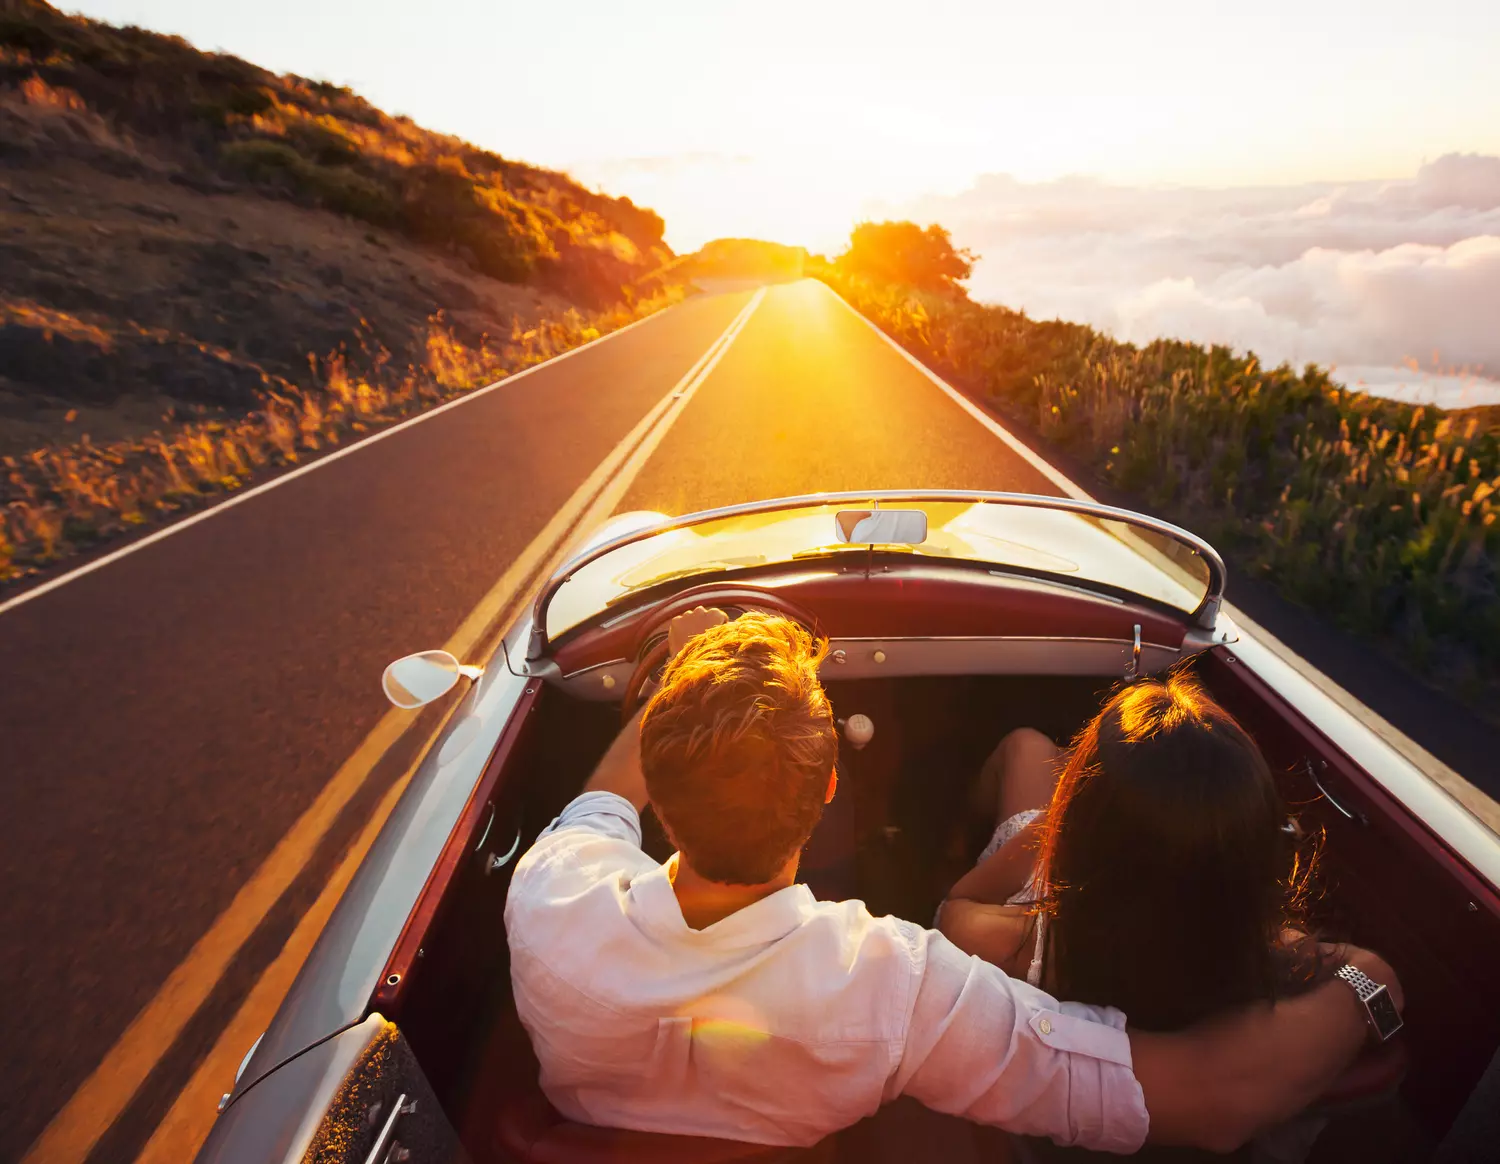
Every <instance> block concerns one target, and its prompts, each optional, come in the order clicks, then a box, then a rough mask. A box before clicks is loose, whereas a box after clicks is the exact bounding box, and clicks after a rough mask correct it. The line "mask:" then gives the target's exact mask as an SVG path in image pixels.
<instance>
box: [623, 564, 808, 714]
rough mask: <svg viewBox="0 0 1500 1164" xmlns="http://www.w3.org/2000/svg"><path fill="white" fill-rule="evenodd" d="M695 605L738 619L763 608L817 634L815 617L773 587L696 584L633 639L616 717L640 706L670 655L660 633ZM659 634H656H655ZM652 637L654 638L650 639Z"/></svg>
mask: <svg viewBox="0 0 1500 1164" xmlns="http://www.w3.org/2000/svg"><path fill="white" fill-rule="evenodd" d="M695 606H707V607H709V608H711V609H717V610H722V611H723V612H724V613H725V614H726V615H728V616H729V617H730V618H731V619H735V618H738V617H739V616H740V615H741V614H743V613H744V612H745V610H746V609H747V608H748V609H753V610H764V611H768V612H769V613H771V614H779V615H781V616H782V617H783V618H789V619H791V620H792V621H793V622H795V623H797V624H799V625H800V626H802V627H805V628H806V629H807V630H808V631H809V632H811V633H812V634H814V635H816V634H818V619H817V616H816V615H814V614H812V613H811V612H810V611H807V610H805V609H803V608H802V607H800V606H798V605H797V604H796V603H794V602H792V601H790V600H789V599H787V598H784V597H783V596H781V595H780V594H777V593H776V592H775V591H773V590H762V589H760V588H759V587H757V586H724V585H720V584H710V585H708V586H696V587H694V588H693V589H691V590H684V591H681V592H680V593H678V594H674V595H673V596H672V597H671V598H670V599H669V600H668V601H666V602H663V603H662V604H661V606H659V607H658V608H657V609H656V612H655V617H654V618H652V619H651V621H650V622H648V623H646V624H645V625H644V626H643V627H642V629H641V634H640V635H639V637H638V638H637V640H636V643H635V651H636V653H637V655H638V659H637V662H636V665H635V670H633V671H632V672H631V673H630V680H629V682H627V683H626V684H625V694H624V697H623V698H622V699H621V700H620V717H621V719H622V720H624V721H625V722H627V723H628V722H629V720H630V717H631V716H633V715H634V714H635V713H636V712H637V711H638V710H639V709H640V706H641V703H642V701H643V699H644V696H645V690H646V685H647V684H648V683H649V682H651V680H652V679H653V678H654V677H655V676H656V675H657V674H658V673H659V672H660V671H661V669H662V667H663V666H664V665H665V664H666V662H667V660H668V658H669V657H670V654H669V653H670V651H671V649H672V648H671V645H670V644H671V638H670V635H669V634H665V633H663V632H664V631H667V629H668V628H669V627H670V626H671V624H672V620H673V619H674V618H676V617H677V616H678V615H679V614H686V613H687V612H688V611H690V610H692V609H693V608H694V607H695ZM658 636H660V637H658ZM653 640H655V641H653Z"/></svg>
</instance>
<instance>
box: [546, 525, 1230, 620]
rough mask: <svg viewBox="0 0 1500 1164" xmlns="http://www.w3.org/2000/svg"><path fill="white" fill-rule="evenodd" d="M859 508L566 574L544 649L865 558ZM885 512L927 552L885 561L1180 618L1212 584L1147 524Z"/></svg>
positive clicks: (684, 540) (738, 529)
mask: <svg viewBox="0 0 1500 1164" xmlns="http://www.w3.org/2000/svg"><path fill="white" fill-rule="evenodd" d="M865 504H866V506H867V507H868V505H869V504H870V503H868V502H867V503H865ZM1062 504H1064V505H1065V504H1067V503H1062ZM858 505H859V503H858V502H855V501H852V500H850V499H847V498H844V499H839V500H830V501H819V502H818V503H816V504H790V505H788V506H786V507H782V508H768V509H755V510H753V511H751V512H739V513H732V514H728V515H724V516H707V517H705V518H704V519H703V520H697V521H695V520H693V519H691V518H688V519H684V520H685V522H686V523H687V524H684V525H682V526H680V527H678V528H674V529H667V530H665V531H663V532H660V533H657V534H653V535H650V536H645V537H641V538H639V539H637V540H632V541H629V542H627V543H626V544H624V545H621V546H618V547H617V548H615V549H613V550H610V551H608V552H607V553H605V554H603V555H602V556H600V557H598V558H595V559H594V560H592V561H587V562H585V563H584V564H583V565H581V566H577V567H568V568H565V570H564V571H563V572H562V574H560V575H559V578H558V579H554V581H553V583H552V584H551V590H552V594H551V600H550V603H548V604H547V605H546V615H545V621H546V634H547V638H548V639H549V640H550V639H554V638H556V637H557V636H558V635H560V634H563V633H564V632H565V631H568V630H570V629H572V628H573V627H575V626H578V625H579V624H580V623H583V622H584V621H586V620H588V619H591V618H593V617H594V616H595V615H598V614H599V613H601V612H603V611H606V610H608V609H609V608H610V607H612V606H614V605H615V604H617V603H619V602H621V601H623V600H625V599H628V598H629V597H630V596H631V595H632V594H635V593H637V592H639V591H641V590H644V589H646V588H648V587H651V586H655V585H658V584H660V583H663V582H668V581H672V580H675V579H679V578H691V577H698V578H700V579H703V580H707V577H708V576H709V575H715V574H718V575H733V574H734V573H735V572H737V571H740V570H744V569H746V568H749V567H754V566H764V565H773V564H786V563H796V562H807V563H808V564H809V565H811V564H813V563H816V562H818V561H819V560H823V561H835V560H837V559H838V558H839V557H841V556H842V555H845V554H851V553H852V554H863V553H865V552H866V551H867V549H868V548H869V547H868V546H867V545H866V544H863V543H858V544H854V543H850V542H848V541H846V540H844V537H843V535H842V532H841V528H840V523H839V522H838V521H836V520H835V519H836V515H837V514H839V513H841V512H842V513H845V514H847V513H848V512H849V511H850V510H851V509H856V508H858ZM879 506H884V507H885V508H886V509H887V510H891V509H899V510H908V511H916V510H919V511H921V512H922V513H923V514H925V515H926V519H927V529H926V536H925V538H924V539H923V540H922V541H920V542H916V543H915V544H913V543H909V542H901V543H879V544H877V545H876V548H877V549H879V550H881V551H882V552H890V553H899V554H910V555H911V556H912V557H913V558H922V559H932V560H939V561H952V562H963V563H965V564H979V565H984V566H990V567H992V568H993V570H994V572H996V573H1009V572H1014V573H1017V574H1022V575H1026V576H1033V577H1034V576H1042V577H1050V578H1052V579H1055V580H1056V581H1058V582H1061V583H1064V584H1068V585H1072V586H1078V587H1082V588H1085V589H1090V588H1097V587H1100V586H1104V587H1107V588H1109V589H1111V590H1117V591H1118V590H1123V591H1126V592H1129V593H1132V594H1135V595H1139V596H1140V597H1142V598H1146V599H1149V600H1152V601H1154V602H1158V603H1162V604H1164V605H1166V606H1169V607H1172V608H1174V609H1176V610H1179V611H1182V612H1184V613H1192V612H1194V611H1197V610H1198V609H1199V608H1200V607H1201V606H1202V605H1203V603H1204V600H1205V599H1206V598H1207V597H1208V596H1209V592H1210V589H1211V588H1212V586H1213V582H1214V570H1213V568H1212V567H1211V566H1210V564H1209V561H1208V558H1207V557H1206V556H1205V554H1204V552H1203V551H1204V550H1206V549H1207V547H1206V546H1203V545H1202V543H1199V542H1197V541H1196V539H1194V538H1192V537H1191V535H1189V534H1187V533H1185V532H1183V531H1179V530H1175V529H1174V528H1173V527H1169V526H1168V527H1160V528H1159V527H1158V526H1156V525H1147V524H1144V522H1145V521H1146V519H1135V520H1130V519H1129V518H1128V515H1122V516H1121V517H1120V518H1116V517H1113V516H1111V517H1104V516H1099V515H1097V514H1092V513H1085V512H1077V511H1074V510H1070V509H1067V508H1053V507H1051V506H1050V505H1048V504H1046V503H1044V502H1040V501H1030V502H1026V503H1020V502H1016V501H976V500H973V499H964V500H956V501H950V500H906V499H894V500H882V501H880V502H878V503H877V507H879ZM844 528H845V529H848V528H850V527H849V526H848V525H845V527H844ZM1195 543H1196V544H1195ZM1200 547H1201V548H1200ZM1208 553H1209V554H1212V551H1211V550H1209V551H1208ZM1221 585H1222V584H1221Z"/></svg>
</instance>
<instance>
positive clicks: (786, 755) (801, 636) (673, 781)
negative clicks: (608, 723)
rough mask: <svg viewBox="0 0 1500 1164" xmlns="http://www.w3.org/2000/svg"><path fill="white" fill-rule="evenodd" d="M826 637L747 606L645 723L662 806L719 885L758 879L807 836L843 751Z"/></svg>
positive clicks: (671, 670)
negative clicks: (822, 667)
mask: <svg viewBox="0 0 1500 1164" xmlns="http://www.w3.org/2000/svg"><path fill="white" fill-rule="evenodd" d="M827 649H828V644H827V642H826V640H817V639H814V638H813V636H812V635H810V634H809V633H808V632H807V631H805V630H804V629H803V628H802V627H800V626H798V625H797V624H796V623H794V622H792V621H791V620H790V619H786V618H783V617H781V616H780V615H769V614H756V613H747V614H743V615H741V616H740V617H739V618H737V619H735V620H734V621H733V622H726V623H722V624H721V625H719V626H715V627H711V628H710V629H708V630H706V631H704V632H703V633H702V634H699V635H696V636H694V637H693V638H692V639H691V640H689V642H688V644H687V646H686V647H685V648H684V649H683V651H682V653H681V654H679V655H678V656H677V657H676V658H675V659H673V660H672V661H671V662H670V663H668V665H667V668H666V671H665V673H664V674H663V676H662V682H661V687H660V689H659V690H658V691H657V692H656V694H655V695H654V696H652V698H651V702H650V703H648V704H647V705H646V714H645V717H644V719H643V720H642V721H641V768H642V771H643V772H644V774H645V777H646V790H647V792H648V793H649V795H650V797H651V804H652V806H653V807H654V808H655V809H656V813H657V815H658V816H659V817H660V818H661V822H662V825H663V826H664V827H665V828H666V830H667V834H668V835H669V836H670V837H671V839H672V843H673V844H675V845H676V846H677V847H678V849H679V850H681V852H682V855H683V857H684V858H685V859H686V860H687V862H688V864H689V865H691V866H692V867H693V869H694V870H695V871H696V872H697V873H699V874H700V875H701V876H703V877H706V878H708V879H709V880H710V881H718V882H723V883H726V884H733V885H759V884H761V883H763V882H766V881H769V880H770V879H771V878H772V877H774V876H775V875H776V874H777V873H778V872H779V871H780V870H781V869H782V868H783V866H785V865H786V863H787V861H789V860H790V859H791V858H792V856H793V855H794V854H795V853H796V852H797V851H798V850H799V849H800V848H801V847H802V846H803V845H804V844H806V843H807V838H808V837H809V836H811V835H812V831H813V828H814V826H816V825H817V823H818V819H819V817H821V816H822V813H823V804H824V801H825V800H826V798H827V793H828V781H829V778H830V777H831V776H832V775H833V770H834V762H835V760H836V759H837V756H838V737H837V735H836V734H835V732H834V726H833V709H832V708H831V707H830V706H829V703H828V696H827V695H826V694H825V693H824V691H823V685H822V683H821V682H819V680H818V664H819V663H820V662H821V661H822V659H823V656H824V654H825V653H826V652H827Z"/></svg>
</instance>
